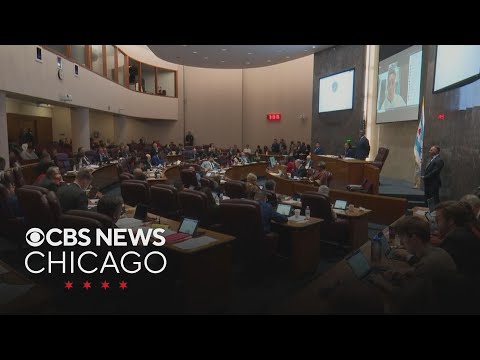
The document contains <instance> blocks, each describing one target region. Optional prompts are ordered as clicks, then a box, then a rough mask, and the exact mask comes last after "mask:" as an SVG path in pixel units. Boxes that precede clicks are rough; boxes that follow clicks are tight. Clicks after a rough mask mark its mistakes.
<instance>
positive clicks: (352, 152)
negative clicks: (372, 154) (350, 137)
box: [343, 141, 355, 158]
mask: <svg viewBox="0 0 480 360" xmlns="http://www.w3.org/2000/svg"><path fill="white" fill-rule="evenodd" d="M343 147H344V148H345V150H344V152H343V156H344V157H349V158H355V150H353V148H352V143H351V142H350V141H347V142H346V143H345V144H344V145H343Z"/></svg>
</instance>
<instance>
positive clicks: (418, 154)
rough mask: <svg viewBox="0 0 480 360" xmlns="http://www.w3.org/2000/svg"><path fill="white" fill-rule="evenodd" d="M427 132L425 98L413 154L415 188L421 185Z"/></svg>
mask: <svg viewBox="0 0 480 360" xmlns="http://www.w3.org/2000/svg"><path fill="white" fill-rule="evenodd" d="M424 130H425V98H423V99H422V111H421V113H420V119H419V121H418V129H417V135H416V137H415V145H414V147H413V153H414V154H415V187H416V188H418V187H419V185H420V169H421V167H422V153H423V135H424Z"/></svg>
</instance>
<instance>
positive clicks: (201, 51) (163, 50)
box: [148, 45, 334, 69]
mask: <svg viewBox="0 0 480 360" xmlns="http://www.w3.org/2000/svg"><path fill="white" fill-rule="evenodd" d="M332 46H334V45H148V47H149V48H150V50H152V52H153V53H154V54H155V55H156V56H158V57H159V58H160V59H162V60H165V61H169V62H171V63H175V64H180V65H187V66H195V67H203V68H216V69H242V68H255V67H261V66H269V65H274V64H280V63H283V62H286V61H290V60H294V59H298V58H301V57H303V56H307V55H310V54H313V53H316V52H317V51H321V50H325V49H327V48H329V47H332Z"/></svg>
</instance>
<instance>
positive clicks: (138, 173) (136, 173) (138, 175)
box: [133, 167, 147, 181]
mask: <svg viewBox="0 0 480 360" xmlns="http://www.w3.org/2000/svg"><path fill="white" fill-rule="evenodd" d="M133 179H134V180H142V181H145V180H147V176H146V175H145V174H144V173H143V171H142V169H140V168H138V167H137V168H135V169H134V170H133Z"/></svg>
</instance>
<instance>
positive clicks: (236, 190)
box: [225, 180, 247, 199]
mask: <svg viewBox="0 0 480 360" xmlns="http://www.w3.org/2000/svg"><path fill="white" fill-rule="evenodd" d="M225 195H227V196H228V197H229V198H230V199H241V198H245V197H246V196H247V185H246V184H245V182H243V181H239V180H227V181H226V182H225Z"/></svg>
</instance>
